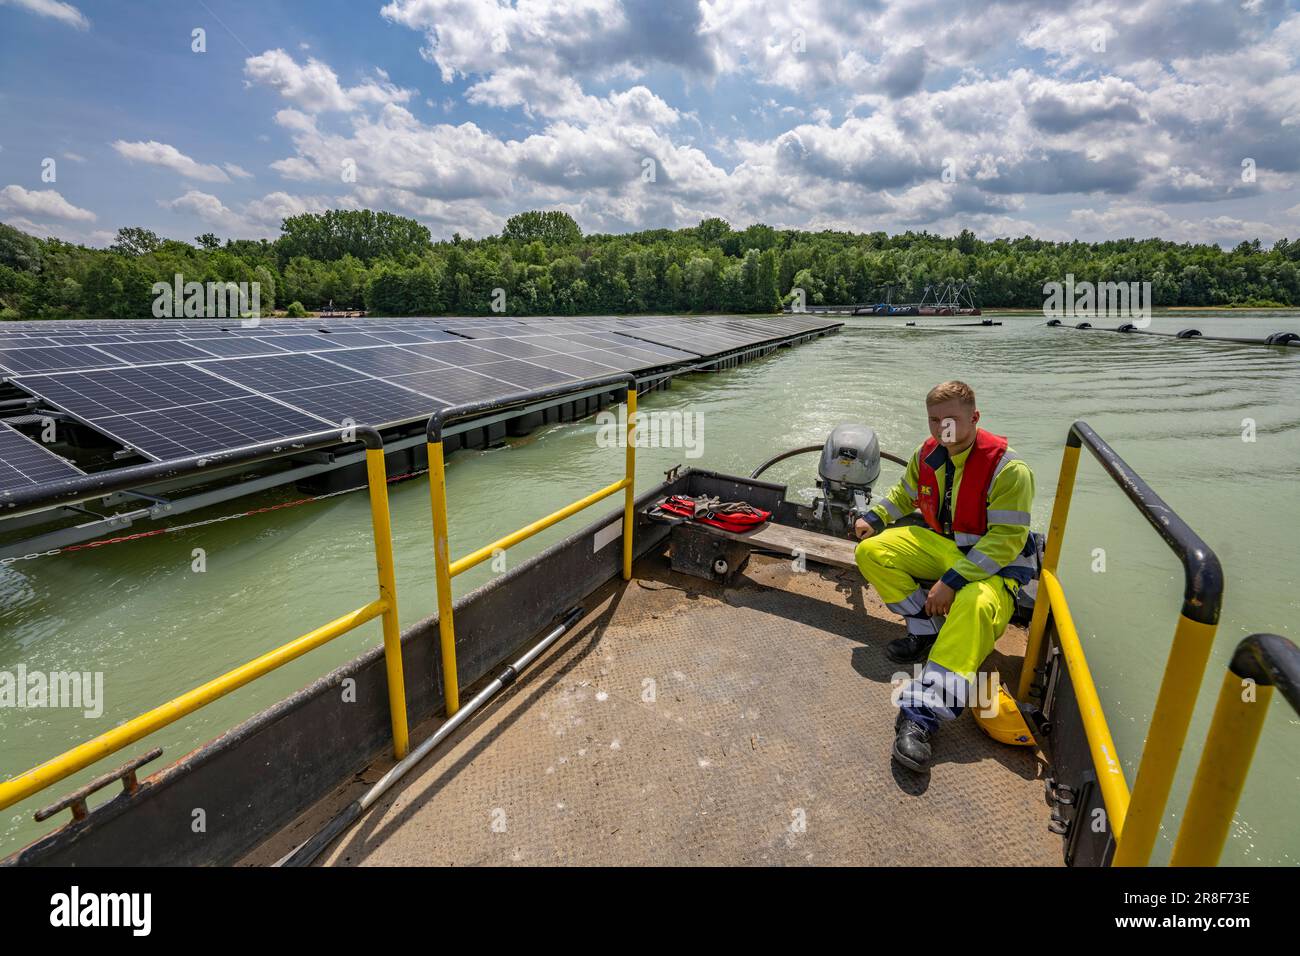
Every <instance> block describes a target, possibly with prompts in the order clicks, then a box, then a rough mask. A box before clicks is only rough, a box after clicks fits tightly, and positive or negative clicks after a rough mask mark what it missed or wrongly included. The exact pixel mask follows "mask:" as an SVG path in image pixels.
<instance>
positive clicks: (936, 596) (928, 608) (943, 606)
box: [925, 581, 957, 617]
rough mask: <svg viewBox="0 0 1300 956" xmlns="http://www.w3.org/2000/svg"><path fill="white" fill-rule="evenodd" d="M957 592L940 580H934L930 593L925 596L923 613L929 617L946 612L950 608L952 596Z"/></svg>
mask: <svg viewBox="0 0 1300 956" xmlns="http://www.w3.org/2000/svg"><path fill="white" fill-rule="evenodd" d="M956 596H957V592H956V591H954V590H953V589H952V588H950V587H948V585H946V584H944V583H943V582H942V581H935V582H934V586H933V587H931V588H930V593H929V594H927V595H926V596H925V613H926V614H928V615H930V616H931V617H939V616H942V615H944V614H947V613H948V611H949V610H951V608H952V601H953V598H955V597H956Z"/></svg>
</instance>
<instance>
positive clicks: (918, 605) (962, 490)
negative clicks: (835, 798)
mask: <svg viewBox="0 0 1300 956" xmlns="http://www.w3.org/2000/svg"><path fill="white" fill-rule="evenodd" d="M925 404H926V410H927V413H928V415H929V422H930V438H928V439H927V440H926V441H925V443H924V444H922V445H921V447H920V448H919V449H917V451H916V453H915V454H913V455H912V460H911V461H910V462H909V463H908V466H907V473H906V474H905V475H904V476H903V479H902V480H901V481H900V482H899V483H898V484H896V485H895V486H894V487H893V488H892V489H891V490H890V491H889V493H888V494H887V495H886V496H885V497H884V498H883V499H881V500H880V501H879V502H878V503H877V504H876V505H875V506H874V507H872V508H871V509H870V510H869V511H868V512H867V513H866V515H865V516H864V517H861V518H859V519H858V520H857V521H856V522H855V524H854V529H853V530H854V533H855V534H856V535H857V536H858V538H860V539H863V540H862V542H861V544H859V545H858V547H857V552H856V555H855V557H856V560H857V565H858V569H859V570H860V571H861V572H862V576H863V577H864V578H866V579H867V581H868V582H869V583H870V584H871V586H872V587H873V588H875V589H876V592H877V593H878V594H879V595H880V597H881V600H883V601H884V602H885V604H886V606H887V607H889V608H890V610H893V611H896V612H898V613H899V614H901V615H902V616H903V620H904V622H905V624H906V625H907V636H906V637H901V638H899V639H898V640H895V641H891V642H890V643H889V644H888V645H887V647H886V649H885V653H886V654H887V655H888V656H889V658H890V660H893V661H896V662H897V663H900V664H916V663H920V662H921V661H925V662H926V663H925V667H924V669H923V670H922V672H921V676H920V677H919V678H913V679H912V680H910V681H908V683H907V684H906V686H904V687H903V689H902V692H901V694H900V695H899V698H898V702H899V714H898V719H897V720H896V721H895V723H894V730H895V737H894V760H896V761H897V762H898V763H900V764H902V765H903V766H904V767H907V768H908V769H910V770H914V771H924V770H926V769H927V768H928V767H929V764H930V758H931V746H930V741H931V738H932V737H933V735H934V733H935V731H936V730H937V729H938V727H939V722H940V721H944V720H953V719H955V718H956V717H958V716H959V715H960V714H961V712H962V709H963V708H964V707H965V706H966V703H967V700H968V699H969V698H970V696H971V691H972V688H973V687H974V679H975V672H976V670H977V669H978V667H979V665H980V664H981V663H982V662H983V661H984V658H986V657H987V656H988V655H989V652H990V651H992V650H993V644H994V642H996V641H997V639H998V638H999V637H1000V636H1001V635H1002V632H1003V631H1004V630H1006V627H1007V623H1008V622H1009V621H1010V620H1011V614H1012V611H1013V610H1014V609H1015V603H1016V593H1017V591H1018V589H1019V588H1020V587H1021V586H1023V585H1024V584H1025V583H1027V582H1028V581H1030V580H1031V579H1032V578H1033V576H1034V573H1035V569H1036V561H1035V555H1034V550H1033V549H1034V547H1035V545H1034V542H1033V539H1032V538H1031V536H1030V534H1029V510H1030V507H1031V506H1032V504H1033V500H1034V474H1033V472H1032V471H1031V470H1030V469H1029V466H1028V465H1027V464H1025V462H1024V461H1022V460H1021V459H1020V457H1019V456H1018V455H1016V453H1015V452H1013V451H1012V450H1011V449H1010V448H1008V447H1007V440H1006V439H1005V438H1003V437H1002V436H1000V435H994V434H993V433H992V432H988V431H985V430H984V429H982V428H980V427H979V420H980V413H979V409H977V408H976V407H975V392H974V391H973V390H972V389H971V387H970V386H969V385H967V384H965V383H964V382H944V383H943V384H941V385H936V386H935V387H934V388H932V389H930V393H929V394H928V395H927V396H926V397H925ZM918 509H919V510H920V512H921V515H922V517H923V518H924V519H925V526H924V527H922V526H920V525H901V526H898V527H893V528H890V527H888V526H889V525H890V524H891V523H892V522H894V521H897V520H898V519H899V518H902V517H903V516H904V515H906V514H910V513H911V512H912V511H914V510H918ZM918 581H933V582H934V584H932V585H931V586H930V588H929V590H928V591H927V590H926V589H925V588H923V587H921V586H920V585H919V584H918ZM927 658H928V660H927Z"/></svg>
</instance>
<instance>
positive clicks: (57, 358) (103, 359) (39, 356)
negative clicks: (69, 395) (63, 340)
mask: <svg viewBox="0 0 1300 956" xmlns="http://www.w3.org/2000/svg"><path fill="white" fill-rule="evenodd" d="M121 364H122V362H121V361H120V360H118V359H115V358H113V357H112V356H111V355H107V354H105V353H103V352H101V351H99V350H98V349H96V348H94V347H93V346H89V345H62V346H59V345H55V346H50V347H49V348H31V349H25V348H8V349H0V368H3V369H4V370H5V371H6V372H14V373H18V374H21V373H23V372H53V371H57V370H63V369H81V368H106V367H109V366H113V365H121Z"/></svg>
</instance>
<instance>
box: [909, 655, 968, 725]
mask: <svg viewBox="0 0 1300 956" xmlns="http://www.w3.org/2000/svg"><path fill="white" fill-rule="evenodd" d="M971 690H972V687H971V683H970V681H969V680H967V679H966V677H965V676H964V675H962V674H958V673H956V672H955V671H950V670H948V668H946V667H944V666H943V665H942V664H936V663H934V661H926V663H925V668H924V669H923V670H922V671H921V676H920V677H919V678H913V679H912V680H910V681H908V682H907V683H906V684H904V685H903V688H902V689H901V690H900V691H899V692H898V705H899V706H900V707H910V708H912V709H914V710H919V711H921V712H922V713H928V714H931V715H932V716H934V717H937V718H938V719H939V720H952V719H953V718H954V717H956V716H957V715H958V714H959V713H960V712H961V709H962V708H963V707H965V706H966V701H967V700H968V699H969V698H970V692H971Z"/></svg>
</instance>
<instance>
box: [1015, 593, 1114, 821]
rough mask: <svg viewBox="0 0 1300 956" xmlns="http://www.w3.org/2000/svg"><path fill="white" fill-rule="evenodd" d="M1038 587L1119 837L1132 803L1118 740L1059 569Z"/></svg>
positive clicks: (1108, 812)
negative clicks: (1108, 720)
mask: <svg viewBox="0 0 1300 956" xmlns="http://www.w3.org/2000/svg"><path fill="white" fill-rule="evenodd" d="M1038 587H1039V591H1038V600H1039V601H1040V602H1041V603H1043V604H1050V605H1051V606H1052V616H1053V618H1054V619H1055V620H1056V633H1057V635H1058V637H1059V639H1060V643H1061V653H1062V655H1064V657H1065V666H1066V667H1067V668H1069V672H1070V682H1071V683H1072V684H1073V685H1074V697H1075V701H1076V703H1077V705H1078V708H1079V721H1080V723H1082V724H1083V733H1084V737H1085V738H1086V739H1087V742H1088V752H1089V753H1090V754H1091V755H1092V766H1093V769H1094V770H1095V771H1096V772H1097V786H1098V788H1099V789H1100V790H1101V797H1102V803H1103V804H1104V805H1105V808H1106V816H1107V817H1108V818H1109V822H1110V832H1111V833H1112V834H1113V835H1114V838H1115V840H1116V841H1119V840H1120V839H1121V837H1122V836H1123V834H1124V832H1125V829H1124V827H1125V821H1126V819H1127V816H1128V808H1129V804H1130V799H1129V790H1128V783H1127V781H1125V779H1124V767H1123V765H1122V764H1121V763H1120V760H1119V753H1118V751H1117V750H1116V748H1115V741H1114V739H1113V738H1112V737H1111V735H1110V727H1109V726H1108V725H1107V723H1106V713H1105V710H1104V709H1103V708H1102V706H1101V698H1100V696H1099V695H1098V694H1097V685H1096V684H1095V683H1093V680H1092V671H1091V670H1090V669H1089V667H1088V658H1087V656H1086V655H1085V654H1084V653H1083V643H1082V642H1081V641H1080V640H1079V631H1078V629H1077V628H1075V626H1074V616H1073V615H1072V614H1071V613H1070V605H1069V604H1068V603H1067V602H1066V600H1065V591H1064V590H1063V589H1062V588H1061V582H1060V579H1058V578H1057V576H1056V574H1055V572H1053V571H1048V570H1046V569H1044V570H1043V574H1042V576H1041V577H1040V578H1039V581H1038Z"/></svg>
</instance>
